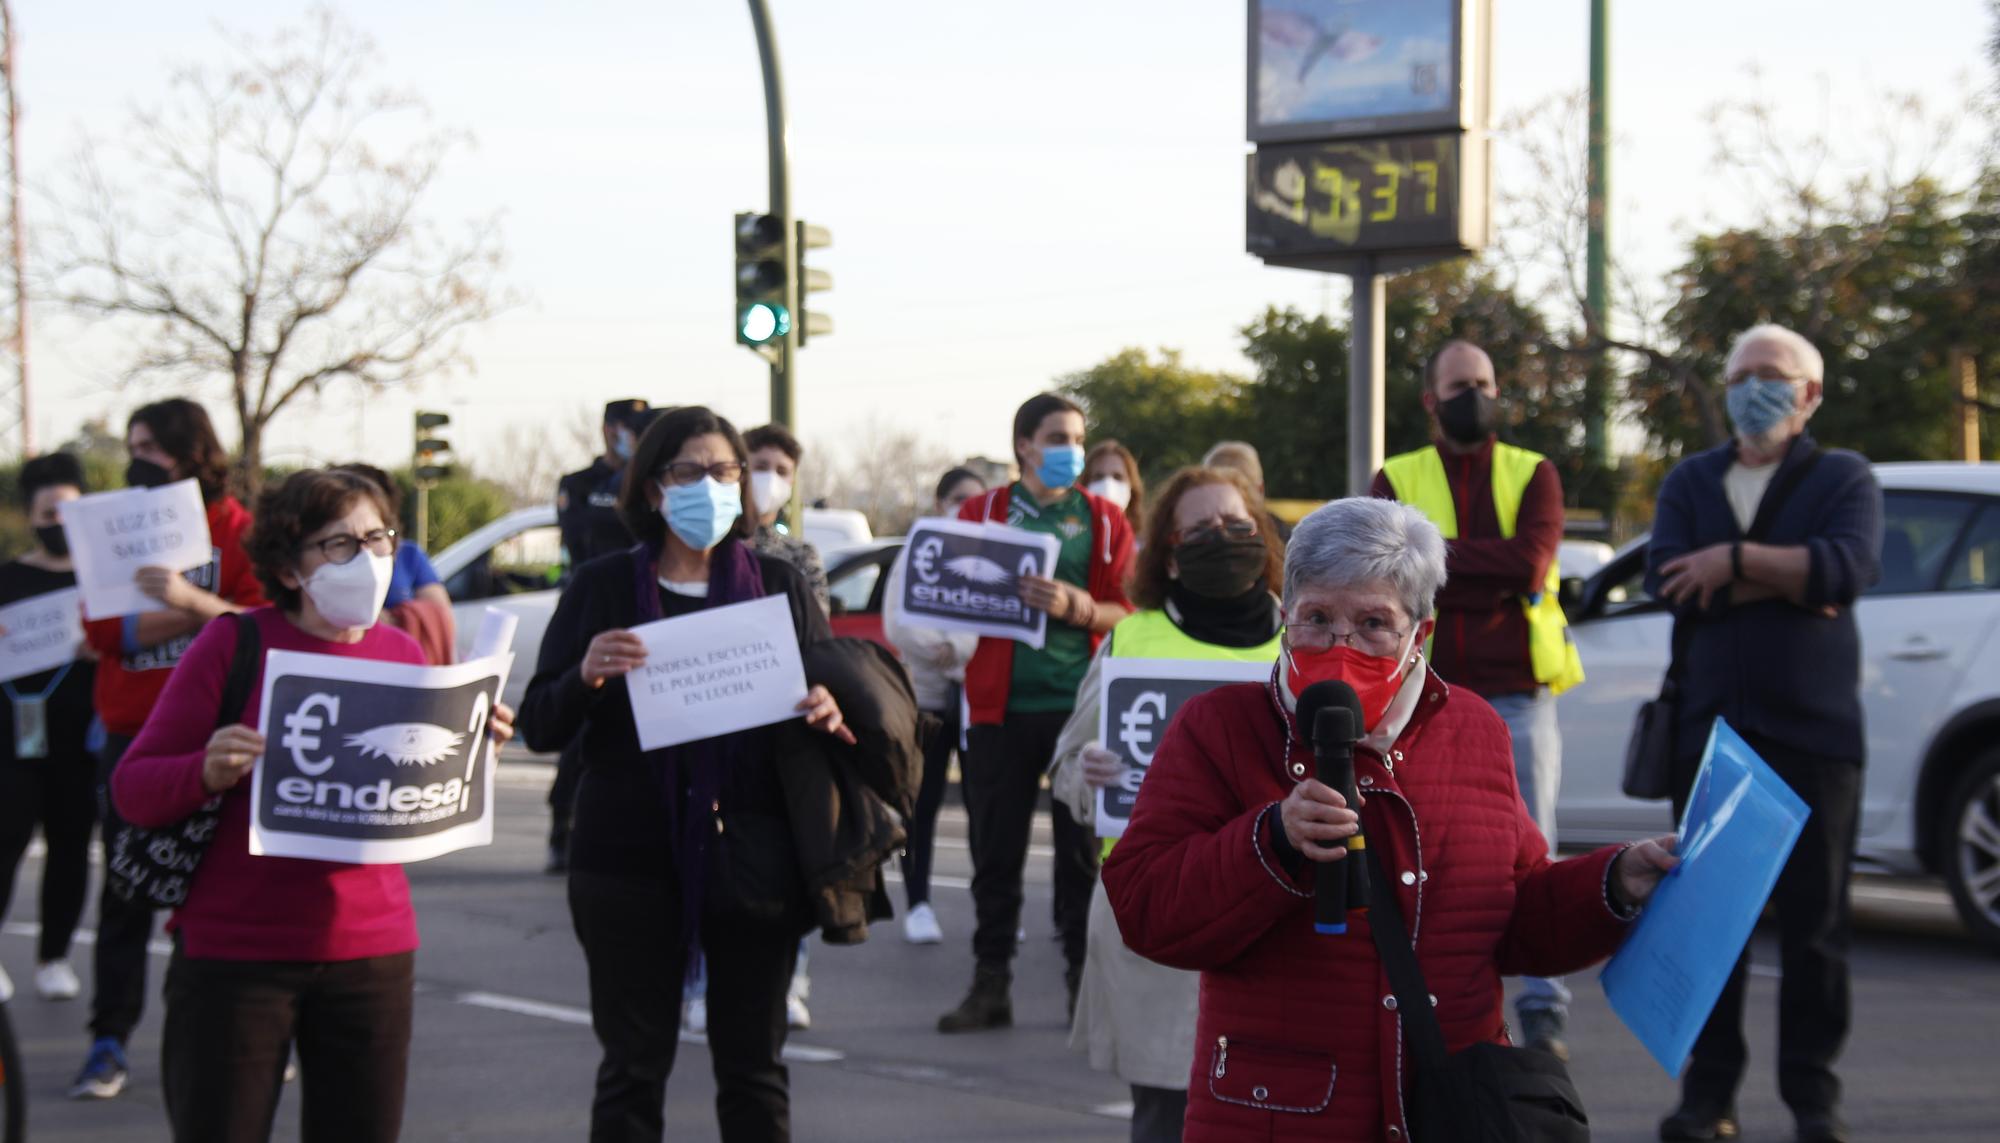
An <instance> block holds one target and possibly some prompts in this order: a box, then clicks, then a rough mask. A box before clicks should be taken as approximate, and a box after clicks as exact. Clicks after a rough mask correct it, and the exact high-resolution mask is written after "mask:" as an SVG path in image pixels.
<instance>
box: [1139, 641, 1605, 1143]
mask: <svg viewBox="0 0 2000 1143" xmlns="http://www.w3.org/2000/svg"><path fill="white" fill-rule="evenodd" d="M1354 762H1355V774H1356V778H1355V780H1356V782H1357V784H1358V788H1359V789H1360V790H1361V793H1362V797H1363V800H1364V802H1365V805H1364V806H1363V808H1362V811H1361V817H1362V828H1363V829H1364V830H1365V831H1366V833H1367V836H1368V844H1369V845H1370V846H1371V847H1374V848H1376V849H1377V850H1378V852H1379V853H1380V855H1381V856H1382V859H1383V861H1384V862H1385V863H1386V865H1387V868H1388V870H1389V875H1390V876H1391V877H1392V878H1395V879H1396V880H1397V881H1399V882H1400V883H1401V889H1400V892H1401V893H1402V904H1403V915H1404V916H1405V917H1408V918H1411V925H1412V927H1413V928H1414V930H1415V937H1416V945H1417V959H1418V961H1419V962H1420V963H1421V965H1422V966H1423V970H1424V978H1425V980H1426V981H1427V982H1428V983H1429V984H1430V987H1431V990H1432V991H1433V992H1434V993H1436V1004H1437V1013H1438V1020H1439V1022H1440V1023H1441V1024H1442V1025H1443V1028H1444V1035H1445V1040H1446V1042H1447V1046H1448V1047H1449V1048H1450V1050H1452V1051H1458V1050H1460V1049H1463V1048H1465V1047H1467V1046H1469V1045H1471V1044H1473V1043H1475V1042H1478V1041H1494V1042H1499V1043H1505V1042H1506V1039H1505V1037H1506V1031H1505V1025H1504V1024H1503V1023H1502V1022H1501V1009H1502V995H1501V985H1500V978H1501V976H1502V975H1503V974H1506V975H1516V974H1529V975H1536V976H1553V975H1558V974H1561V973H1566V972H1574V971H1577V970H1579V969H1582V968H1584V967H1585V966H1587V965H1589V964H1592V963H1593V962H1595V961H1598V960H1601V959H1603V958H1604V957H1606V956H1608V955H1610V953H1611V952H1612V951H1613V950H1614V949H1615V948H1616V947H1617V945H1618V942H1619V939H1620V938H1621V937H1622V936H1623V935H1624V932H1625V928H1626V926H1625V923H1624V922H1623V921H1621V920H1619V919H1618V917H1617V916H1616V915H1614V914H1613V913H1612V911H1611V908H1610V905H1609V904H1608V902H1607V900H1606V897H1605V889H1606V887H1605V878H1606V876H1607V875H1608V873H1609V871H1610V866H1611V862H1612V859H1613V858H1615V857H1616V856H1617V854H1618V848H1617V847H1615V846H1614V847H1610V848H1606V849H1603V850H1599V851H1598V852H1596V853H1593V854H1591V855H1589V856H1588V857H1581V858H1577V859H1575V860H1572V861H1564V862H1560V863H1551V862H1550V861H1549V860H1548V858H1547V856H1546V849H1547V846H1546V844H1545V843H1544V842H1543V841H1542V836H1541V834H1540V832H1538V831H1537V830H1536V828H1535V823H1534V821H1533V820H1532V819H1530V818H1529V817H1528V814H1527V811H1526V809H1524V808H1523V806H1522V805H1521V795H1520V791H1519V788H1518V787H1517V785H1516V783H1515V778H1514V756H1513V752H1512V750H1511V748H1510V747H1509V744H1508V738H1507V727H1506V724H1505V723H1503V722H1501V721H1500V716H1499V715H1497V714H1495V713H1493V708H1492V707H1489V706H1487V705H1486V702H1485V700H1483V699H1481V698H1479V697H1478V696H1477V695H1474V694H1472V693H1471V692H1470V691H1466V690H1462V689H1461V690H1458V691H1453V690H1451V689H1450V688H1448V687H1446V686H1445V685H1444V684H1443V683H1442V682H1440V681H1439V680H1438V679H1437V677H1436V676H1435V675H1433V676H1431V677H1430V678H1429V679H1427V681H1426V683H1425V686H1424V692H1423V695H1422V698H1421V699H1420V701H1419V702H1418V704H1417V709H1416V711H1415V713H1414V714H1413V715H1412V716H1411V718H1410V721H1409V724H1408V725H1407V726H1406V727H1405V728H1404V730H1403V733H1402V735H1401V736H1400V737H1399V738H1398V739H1397V740H1396V744H1395V746H1394V747H1393V748H1392V749H1391V750H1390V752H1389V756H1388V757H1387V758H1383V757H1381V756H1378V755H1377V754H1375V752H1374V751H1372V750H1368V749H1366V748H1365V747H1357V748H1356V750H1355V759H1354ZM1311 768H1312V754H1311V751H1310V750H1309V749H1307V748H1306V746H1305V745H1304V744H1303V743H1302V742H1301V741H1300V740H1299V738H1298V735H1297V733H1296V729H1295V727H1294V724H1293V719H1292V718H1291V716H1290V715H1288V714H1287V713H1285V711H1284V708H1283V707H1282V706H1280V705H1279V704H1278V699H1277V691H1276V690H1275V684H1265V685H1264V686H1261V687H1260V686H1258V685H1255V684H1241V685H1236V686H1228V687H1221V688H1218V689H1216V690H1213V691H1210V692H1209V693H1207V694H1205V695H1202V696H1200V697H1198V698H1195V699H1192V700H1190V701H1189V702H1188V704H1187V705H1185V706H1183V707H1182V708H1181V711H1180V714H1179V716H1178V717H1176V718H1175V719H1174V722H1173V724H1172V725H1171V726H1170V727H1169V728H1168V730H1167V733H1166V737H1165V739H1164V740H1163V741H1162V742H1161V744H1160V748H1159V751H1158V752H1157V753H1156V754H1155V756H1154V758H1153V765H1152V771H1151V773H1150V774H1148V775H1147V778H1146V784H1145V786H1144V787H1143V789H1142V792H1141V794H1140V796H1139V803H1138V805H1137V807H1136V808H1135V810H1134V812H1133V815H1132V820H1131V824H1130V825H1129V826H1128V827H1127V828H1126V830H1125V836H1124V838H1123V840H1121V841H1120V842H1119V843H1118V847H1117V848H1116V849H1114V850H1112V851H1111V858H1110V860H1109V861H1108V862H1107V863H1106V864H1105V866H1104V886H1105V890H1106V891H1107V893H1108V894H1109V895H1110V899H1111V907H1112V910H1113V911H1114V913H1115V914H1116V915H1117V918H1118V927H1119V929H1120V931H1121V932H1123V934H1124V936H1125V943H1126V944H1128V945H1130V946H1131V947H1132V949H1133V951H1135V952H1137V953H1139V954H1140V955H1141V956H1145V957H1148V958H1150V959H1152V960H1155V961H1158V962H1160V963H1161V964H1166V965H1171V966H1173V967H1176V968H1184V969H1194V970H1198V971H1199V972H1200V973H1201V1015H1200V1018H1199V1021H1198V1024H1197V1030H1196V1039H1195V1060H1194V1068H1193V1072H1192V1075H1191V1077H1190V1081H1191V1082H1190V1085H1189V1089H1188V1113H1187V1129H1186V1135H1185V1138H1186V1140H1187V1143H1202V1141H1204V1140H1230V1141H1232V1143H1233V1141H1235V1140H1242V1139H1273V1140H1290V1139H1297V1140H1306V1139H1310V1140H1354V1141H1357V1143H1360V1141H1367V1143H1400V1141H1402V1140H1405V1139H1407V1138H1408V1132H1409V1127H1408V1124H1407V1121H1406V1117H1405V1111H1404V1107H1403V1102H1402V1095H1403V1093H1404V1092H1405V1091H1407V1089H1408V1086H1407V1085H1408V1081H1409V1079H1410V1078H1411V1076H1412V1074H1413V1073H1412V1068H1411V1065H1410V1063H1409V1061H1408V1058H1407V1056H1406V1054H1405V1052H1404V1050H1403V1040H1402V1028H1401V1021H1400V1020H1399V1019H1398V1017H1397V1014H1396V1012H1395V1010H1394V999H1393V997H1392V996H1391V994H1390V988H1389V979H1388V976H1387V975H1386V974H1385V973H1384V972H1383V971H1382V966H1381V962H1380V960H1379V958H1378V957H1377V956H1376V953H1375V946H1374V943H1373V939H1372V937H1371V936H1370V934H1369V929H1368V923H1367V920H1366V914H1363V913H1356V914H1354V915H1353V916H1352V917H1351V918H1350V924H1349V925H1348V929H1347V932H1346V933H1345V934H1344V935H1341V936H1321V935H1319V934H1317V933H1315V932H1314V931H1313V916H1312V900H1311V893H1312V874H1311V872H1310V871H1306V872H1305V873H1304V874H1303V875H1302V876H1301V877H1298V878H1296V879H1295V878H1293V877H1291V876H1290V875H1289V874H1288V873H1287V871H1286V870H1285V869H1284V867H1283V866H1282V865H1281V864H1280V862H1279V860H1278V858H1277V856H1276V852H1275V850H1274V849H1273V848H1272V831H1273V830H1274V829H1282V828H1283V827H1282V825H1280V823H1279V821H1278V809H1277V806H1278V803H1279V802H1280V801H1282V800H1283V799H1284V797H1285V795H1286V794H1287V793H1288V792H1290V790H1291V788H1292V785H1293V784H1294V783H1296V782H1297V781H1298V780H1299V779H1300V778H1302V777H1304V776H1305V775H1306V774H1307V773H1309V772H1310V771H1311Z"/></svg>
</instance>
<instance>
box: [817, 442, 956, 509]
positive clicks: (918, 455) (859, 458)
mask: <svg viewBox="0 0 2000 1143" xmlns="http://www.w3.org/2000/svg"><path fill="white" fill-rule="evenodd" d="M848 439H849V442H850V443H849V447H848V448H847V449H846V451H845V452H844V453H839V452H835V451H833V450H832V449H829V448H828V447H827V446H826V445H825V444H824V443H823V442H820V441H815V442H813V447H812V448H811V450H809V451H808V452H807V453H806V457H805V460H804V462H803V463H802V464H801V465H800V469H801V480H802V481H803V484H802V487H801V489H800V491H801V493H802V494H803V495H804V497H805V499H806V501H807V503H814V502H817V501H819V500H822V499H824V500H825V501H826V502H827V506H828V507H830V508H852V509H855V510H856V511H859V512H860V513H862V514H863V515H864V516H867V517H868V527H869V528H870V529H871V530H872V531H874V533H875V534H876V535H878V536H896V535H901V534H902V533H904V532H906V531H908V530H909V527H910V522H911V521H913V520H915V519H916V518H917V517H918V516H919V515H921V514H922V513H924V512H925V511H927V510H929V508H930V504H931V492H932V491H933V490H934V489H935V487H936V484H937V478H938V477H939V476H942V475H943V474H944V472H945V470H946V469H948V468H950V467H951V466H952V465H953V464H955V463H957V461H956V460H955V459H954V458H953V457H952V455H951V454H950V453H949V452H947V451H946V450H945V449H944V448H942V447H941V446H939V445H938V444H936V443H935V442H934V441H933V440H932V439H931V438H929V437H927V436H925V435H924V434H923V433H921V432H919V431H917V430H915V429H909V428H902V427H899V426H895V425H891V424H888V423H887V422H884V421H880V420H871V421H869V422H868V423H867V424H866V425H865V426H863V428H862V430H861V431H860V433H858V434H856V435H854V436H852V437H850V438H848Z"/></svg>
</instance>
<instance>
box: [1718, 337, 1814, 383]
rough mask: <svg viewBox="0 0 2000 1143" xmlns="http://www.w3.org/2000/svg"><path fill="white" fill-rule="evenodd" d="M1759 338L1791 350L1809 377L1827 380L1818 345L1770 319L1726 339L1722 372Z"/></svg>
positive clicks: (1731, 369) (1726, 373)
mask: <svg viewBox="0 0 2000 1143" xmlns="http://www.w3.org/2000/svg"><path fill="white" fill-rule="evenodd" d="M1760 341H1772V342H1776V343H1778V344H1779V345H1782V346H1784V347H1785V348H1786V349H1787V350H1790V351H1791V354H1792V360H1793V361H1794V362H1796V363H1797V364H1798V367H1799V369H1800V370H1801V371H1802V372H1804V373H1805V375H1806V379H1807V380H1808V381H1821V382H1824V381H1825V380H1826V358H1824V357H1821V356H1820V352H1819V348H1818V347H1817V346H1815V345H1814V344H1813V343H1812V342H1810V341H1807V340H1806V339H1805V338H1804V337H1803V336H1802V335H1800V334H1799V333H1798V331H1796V330H1791V329H1787V328H1785V327H1784V326H1781V325H1777V324H1775V323H1773V322H1765V323H1764V324H1763V325H1753V326H1751V327H1750V328H1749V329H1746V330H1744V331H1743V332H1742V333H1739V334H1737V335H1736V340H1735V341H1732V342H1730V343H1729V360H1728V361H1726V362H1724V363H1723V366H1722V374H1723V376H1724V377H1727V376H1729V375H1730V374H1732V373H1734V372H1736V359H1737V358H1738V357H1740V356H1742V355H1743V351H1744V350H1746V349H1748V348H1750V347H1751V346H1752V345H1755V344H1757V343H1758V342H1760Z"/></svg>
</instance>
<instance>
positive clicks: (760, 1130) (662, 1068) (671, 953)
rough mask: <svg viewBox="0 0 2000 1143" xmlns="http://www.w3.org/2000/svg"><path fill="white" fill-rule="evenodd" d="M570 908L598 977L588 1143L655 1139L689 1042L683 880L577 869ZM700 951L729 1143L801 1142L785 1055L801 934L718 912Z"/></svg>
mask: <svg viewBox="0 0 2000 1143" xmlns="http://www.w3.org/2000/svg"><path fill="white" fill-rule="evenodd" d="M569 911H570V919H571V921H572V922H573V923H574V924H575V926H576V936H577V939H578V940H579V941H581V942H582V943H583V958H584V962H585V964H586V966H587V967H588V969H589V972H590V1025H591V1028H592V1030H594V1031H595V1032H596V1033H597V1042H598V1044H599V1045H600V1046H601V1047H602V1048H603V1049H604V1059H603V1061H602V1062H601V1063H599V1064H598V1067H597V1093H596V1096H595V1097H594V1098H593V1099H592V1101H591V1106H590V1139H591V1143H627V1141H644V1143H657V1141H658V1140H660V1139H661V1138H662V1137H663V1135H664V1133H665V1131H666V1119H665V1105H666V1097H667V1077H668V1076H669V1075H671V1074H672V1073H673V1070H674V1055H675V1052H676V1050H677V1049H678V1048H679V1047H680V1028H681V986H682V983H683V982H684V981H685V980H686V979H687V950H686V948H685V941H684V938H683V934H682V932H681V907H680V886H679V884H678V883H677V882H674V881H671V880H665V879H661V878H656V877H619V876H611V875H606V874H599V873H587V872H581V871H578V870H575V869H572V870H570V874H569ZM701 946H702V952H703V954H704V956H705V958H706V961H707V964H708V1049H709V1055H710V1057H711V1059H712V1061H713V1065H714V1069H715V1118H716V1122H717V1124H718V1125H719V1126H720V1127H721V1135H722V1139H723V1143H784V1141H785V1140H789V1139H790V1138H791V1137H792V1112H791V1076H790V1074H789V1073H788V1072H787V1071H786V1070H785V1065H784V1064H783V1062H781V1061H780V1059H779V1053H780V1052H781V1051H783V1049H784V1046H785V990H786V988H787V987H788V986H789V985H790V984H791V979H792V964H793V962H794V960H796V959H797V957H798V946H799V934H798V932H797V931H796V930H792V929H785V928H782V927H777V926H768V925H753V924H746V923H744V922H742V921H740V920H734V919H729V918H721V917H715V916H709V917H704V918H703V919H702V926H701Z"/></svg>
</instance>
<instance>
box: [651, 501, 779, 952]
mask: <svg viewBox="0 0 2000 1143" xmlns="http://www.w3.org/2000/svg"><path fill="white" fill-rule="evenodd" d="M659 563H660V548H659V546H656V545H653V544H639V545H637V546H635V547H633V549H632V567H633V576H632V579H633V589H634V590H635V591H636V592H637V594H638V603H639V622H640V623H651V622H653V621H654V620H656V619H658V618H660V590H661V589H660V584H659V576H660V573H659ZM763 595H764V573H763V571H762V569H760V568H759V567H758V566H757V557H756V556H755V555H753V554H752V553H751V551H750V548H749V545H747V544H745V543H743V542H742V541H741V540H737V539H733V538H732V539H727V540H724V541H722V543H720V544H718V545H717V546H716V547H715V549H714V550H713V551H711V552H710V553H709V558H708V598H707V599H705V600H703V601H702V606H703V607H705V608H706V607H724V606H727V605H729V604H732V603H743V602H745V601H748V600H752V599H761V598H762V597H763ZM742 748H743V738H742V736H741V735H739V734H725V735H722V736H720V737H716V738H702V739H697V740H696V741H694V742H688V743H684V744H682V745H681V746H679V747H676V748H674V750H675V753H674V757H675V759H676V761H677V762H678V764H679V765H680V767H681V769H682V772H683V773H685V774H686V775H687V797H686V798H684V799H682V801H681V803H680V804H679V805H675V804H674V789H675V787H676V786H677V785H678V783H677V782H676V781H675V780H674V779H675V775H674V773H673V772H672V770H671V768H669V767H662V768H661V774H660V785H661V795H662V796H663V797H664V798H666V799H667V831H668V834H667V842H668V844H669V845H671V846H672V847H673V850H674V866H675V869H676V870H677V871H678V872H679V873H680V879H681V932H683V933H684V934H686V938H687V952H688V957H687V972H688V977H689V978H690V979H692V978H693V976H694V972H695V967H696V965H697V963H698V958H699V954H700V952H701V906H702V898H703V897H704V896H705V890H706V889H707V887H708V857H709V840H710V839H711V838H713V837H714V836H715V831H714V830H712V829H709V828H707V826H708V820H709V814H710V813H711V812H712V810H713V807H714V806H715V804H716V802H717V800H718V798H719V796H720V794H721V792H722V776H723V774H724V773H725V772H727V770H728V768H729V767H730V766H731V765H734V764H735V763H736V762H737V760H738V758H739V756H740V755H741V753H742Z"/></svg>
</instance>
